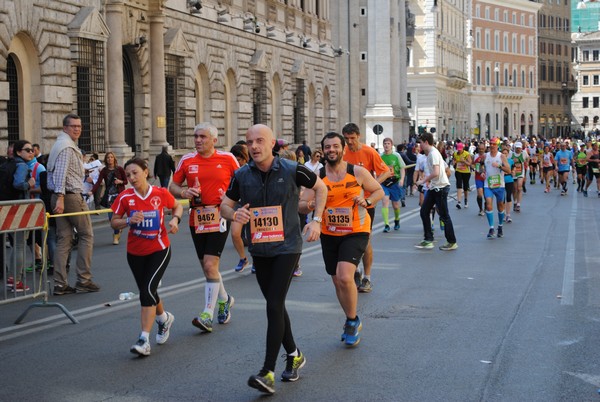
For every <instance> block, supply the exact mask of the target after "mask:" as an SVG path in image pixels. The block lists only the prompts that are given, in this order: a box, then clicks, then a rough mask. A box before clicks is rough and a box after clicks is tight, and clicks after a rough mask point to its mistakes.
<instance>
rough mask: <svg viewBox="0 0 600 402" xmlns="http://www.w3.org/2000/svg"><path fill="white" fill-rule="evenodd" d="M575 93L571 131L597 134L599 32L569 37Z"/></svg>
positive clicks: (599, 122)
mask: <svg viewBox="0 0 600 402" xmlns="http://www.w3.org/2000/svg"><path fill="white" fill-rule="evenodd" d="M573 41H574V43H575V46H576V58H575V63H574V66H573V69H574V71H575V72H576V74H577V92H576V93H575V94H574V95H573V98H572V103H571V104H572V112H573V129H574V130H576V131H577V132H580V133H584V134H586V135H588V134H590V133H592V134H594V135H598V134H600V31H596V32H586V33H576V34H573Z"/></svg>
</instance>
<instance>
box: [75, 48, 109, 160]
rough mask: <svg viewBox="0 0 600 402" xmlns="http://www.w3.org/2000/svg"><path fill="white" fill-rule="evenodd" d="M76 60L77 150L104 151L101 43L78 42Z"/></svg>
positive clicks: (102, 54)
mask: <svg viewBox="0 0 600 402" xmlns="http://www.w3.org/2000/svg"><path fill="white" fill-rule="evenodd" d="M77 45H78V46H77V60H76V61H75V63H76V66H75V69H76V76H77V114H78V115H79V117H81V126H82V127H81V137H79V147H81V149H85V150H94V151H97V152H103V151H104V138H105V133H106V127H105V113H104V112H105V109H104V108H105V99H104V43H102V42H100V41H96V40H92V39H86V38H78V40H77Z"/></svg>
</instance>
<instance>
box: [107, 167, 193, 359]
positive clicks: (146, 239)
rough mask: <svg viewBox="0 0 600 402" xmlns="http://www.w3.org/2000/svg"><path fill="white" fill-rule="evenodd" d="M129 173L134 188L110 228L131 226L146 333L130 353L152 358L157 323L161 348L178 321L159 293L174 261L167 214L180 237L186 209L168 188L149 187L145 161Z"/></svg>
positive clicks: (117, 205) (131, 255)
mask: <svg viewBox="0 0 600 402" xmlns="http://www.w3.org/2000/svg"><path fill="white" fill-rule="evenodd" d="M125 173H126V174H127V179H128V180H129V182H130V183H131V185H132V186H133V188H129V189H127V190H125V191H123V192H121V193H120V194H119V196H118V197H117V199H116V200H115V202H114V203H113V204H112V206H111V208H112V210H113V211H114V215H113V217H112V220H111V222H110V224H111V226H112V228H113V229H115V230H120V229H124V228H126V227H128V226H129V234H128V235H127V262H128V263H129V267H130V268H131V272H132V273H133V277H134V278H135V282H136V284H137V286H138V289H139V292H140V304H141V306H142V314H141V316H142V323H141V324H142V332H141V334H140V337H139V339H138V341H137V342H136V343H135V344H134V345H133V346H132V347H131V349H130V350H131V353H135V354H138V355H140V356H148V355H149V354H150V342H149V341H148V339H149V336H150V331H151V330H152V324H153V321H154V319H156V323H157V324H158V332H157V334H156V343H157V344H159V345H162V344H163V343H165V342H166V341H167V339H168V338H169V329H170V328H171V325H172V324H173V321H174V320H175V317H173V314H171V313H168V312H166V311H165V310H164V308H163V303H162V300H161V299H160V298H159V297H158V292H157V288H158V283H159V282H160V280H161V279H162V276H163V274H164V273H165V270H166V268H167V265H168V264H169V260H170V258H171V247H170V242H169V237H168V236H167V230H166V228H165V223H164V212H163V210H164V208H169V209H171V211H172V215H173V217H172V218H171V220H170V221H169V233H177V232H178V230H179V223H180V222H181V215H182V214H183V207H182V206H181V205H180V204H179V203H178V202H177V201H176V200H175V198H174V197H173V196H172V195H171V193H169V191H168V190H167V189H166V188H161V187H153V186H151V185H150V184H149V183H148V165H147V164H146V161H144V160H143V159H139V158H135V159H132V160H130V161H128V162H127V163H126V164H125Z"/></svg>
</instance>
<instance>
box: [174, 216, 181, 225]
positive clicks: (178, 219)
mask: <svg viewBox="0 0 600 402" xmlns="http://www.w3.org/2000/svg"><path fill="white" fill-rule="evenodd" d="M173 218H177V224H178V225H179V224H180V223H181V217H179V216H177V215H173Z"/></svg>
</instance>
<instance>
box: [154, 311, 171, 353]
mask: <svg viewBox="0 0 600 402" xmlns="http://www.w3.org/2000/svg"><path fill="white" fill-rule="evenodd" d="M166 313H167V320H166V321H165V322H160V321H158V320H156V323H157V324H158V331H157V332H156V343H158V344H159V345H162V344H163V343H165V342H167V340H168V339H169V334H170V332H169V330H170V329H171V325H173V321H175V317H174V316H173V314H171V313H169V312H168V311H167V312H166Z"/></svg>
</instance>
